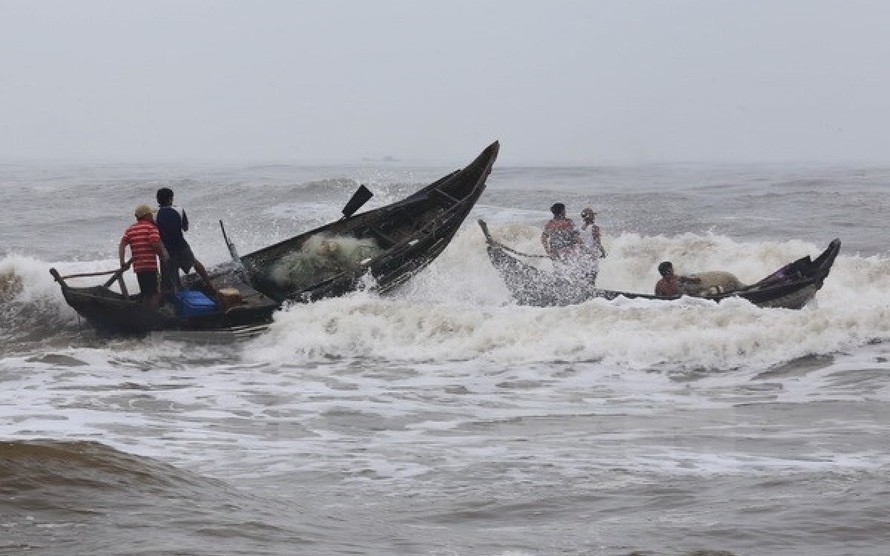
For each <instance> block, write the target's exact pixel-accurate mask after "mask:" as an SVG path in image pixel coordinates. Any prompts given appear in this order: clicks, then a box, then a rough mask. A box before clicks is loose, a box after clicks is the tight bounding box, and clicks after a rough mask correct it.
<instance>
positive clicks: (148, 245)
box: [118, 205, 167, 309]
mask: <svg viewBox="0 0 890 556" xmlns="http://www.w3.org/2000/svg"><path fill="white" fill-rule="evenodd" d="M152 212H153V211H152V209H151V207H150V206H148V205H139V206H138V207H136V212H135V216H136V223H135V224H133V225H132V226H130V227H129V228H127V229H126V231H125V232H124V237H122V238H121V242H120V245H119V246H118V256H119V257H120V262H121V268H127V266H128V265H129V264H131V263H128V262H126V261H125V260H124V254H125V253H126V248H127V246H128V245H129V246H130V253H131V254H132V259H131V261H132V265H133V271H134V272H135V273H136V279H137V280H138V281H139V291H140V292H142V302H143V303H145V304H146V305H147V306H149V307H151V308H152V309H153V308H155V307H157V306H158V304H159V303H160V300H161V292H160V290H159V289H158V261H157V259H156V257H160V258H161V260H162V261H166V259H167V254H166V252H165V251H164V246H163V244H162V243H161V233H160V232H159V231H158V227H157V226H155V223H154V218H153V217H152Z"/></svg>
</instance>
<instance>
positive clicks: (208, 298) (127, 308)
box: [50, 142, 499, 333]
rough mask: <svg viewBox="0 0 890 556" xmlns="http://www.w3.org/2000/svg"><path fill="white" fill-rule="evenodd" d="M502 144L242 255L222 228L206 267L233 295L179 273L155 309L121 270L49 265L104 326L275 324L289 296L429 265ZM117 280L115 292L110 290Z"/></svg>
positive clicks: (331, 292)
mask: <svg viewBox="0 0 890 556" xmlns="http://www.w3.org/2000/svg"><path fill="white" fill-rule="evenodd" d="M498 150H499V144H498V143H497V142H495V143H492V144H491V145H490V146H489V147H488V148H486V149H485V150H484V151H483V152H482V153H481V154H480V155H479V156H478V157H477V158H476V159H475V160H474V161H473V162H471V163H470V164H469V165H468V166H466V167H465V168H463V169H462V170H457V171H455V172H452V173H450V174H448V175H447V176H444V177H443V178H441V179H439V180H436V181H435V182H433V183H432V184H430V185H428V186H426V187H424V188H423V189H421V190H420V191H418V192H416V193H414V194H413V195H411V196H409V197H407V198H406V199H404V200H401V201H398V202H395V203H392V204H389V205H386V206H383V207H380V208H377V209H374V210H370V211H367V212H365V213H361V214H358V215H356V214H355V213H356V212H357V211H358V209H359V208H360V207H361V206H362V205H364V203H366V202H367V201H368V200H369V199H370V198H371V196H372V193H371V192H370V191H369V190H368V189H367V188H366V187H364V186H362V187H360V188H359V190H358V191H356V193H355V194H354V195H353V196H352V198H351V199H350V200H349V202H348V203H347V204H346V206H345V207H344V209H343V217H342V218H340V219H339V220H337V221H335V222H332V223H330V224H327V225H325V226H322V227H320V228H317V229H315V230H312V231H309V232H306V233H304V234H300V235H298V236H295V237H292V238H290V239H287V240H285V241H282V242H280V243H276V244H275V245H272V246H269V247H266V248H263V249H260V250H258V251H255V252H253V253H249V254H247V255H244V256H243V257H239V256H238V253H237V250H236V249H235V246H234V245H233V243H232V242H231V241H230V240H229V238H228V236H226V233H225V229H223V237H224V239H225V241H226V243H227V244H228V246H229V252H230V253H231V255H232V259H233V261H232V262H229V263H225V264H223V265H219V266H218V267H215V268H213V269H211V270H210V275H211V279H212V281H213V284H214V286H216V288H217V289H219V290H220V292H226V291H230V292H234V294H233V295H232V296H231V297H230V298H225V297H224V298H222V299H217V298H214V297H213V296H212V294H211V292H208V291H206V290H205V289H204V286H203V283H202V282H201V280H200V279H199V278H198V277H197V276H196V275H195V274H194V273H192V274H189V275H188V276H185V277H184V278H183V280H182V281H183V286H184V288H185V290H184V291H183V292H178V293H177V294H175V295H171V296H168V299H167V300H166V301H167V302H166V303H164V304H163V305H161V306H160V307H158V308H151V307H148V306H147V305H146V304H145V303H143V301H142V299H141V296H140V295H130V294H129V293H128V292H127V289H126V285H125V284H124V281H123V279H122V273H123V270H121V269H116V270H112V271H107V272H96V273H86V274H75V275H69V276H62V275H60V273H59V272H58V271H57V270H56V269H54V268H53V269H50V273H51V274H52V275H53V277H54V278H55V280H56V281H57V282H58V283H59V285H60V286H61V288H62V295H63V296H64V297H65V301H66V302H67V303H68V305H70V306H71V307H73V308H74V310H75V311H77V313H78V314H79V315H80V316H81V317H83V318H84V319H86V320H87V321H88V322H89V323H90V324H92V325H93V326H94V327H96V328H98V329H100V330H103V331H106V332H113V333H145V332H149V331H159V330H194V331H232V330H235V331H237V330H253V329H255V328H256V327H262V326H264V325H265V324H267V323H269V322H270V321H271V320H272V315H273V313H274V312H275V310H277V309H278V308H280V306H281V304H282V303H284V302H286V301H300V302H307V301H313V300H317V299H322V298H326V297H334V296H340V295H343V294H346V293H349V292H351V291H355V290H356V289H358V288H360V287H367V288H368V289H372V290H374V291H378V292H386V291H389V290H391V289H392V288H394V287H395V286H397V285H399V284H402V283H404V282H405V281H406V280H408V279H409V278H410V277H411V276H413V275H414V274H416V273H417V272H419V271H420V270H422V269H423V268H425V267H426V266H427V265H429V263H430V262H432V261H433V260H434V259H435V258H436V257H437V256H439V254H440V253H442V251H443V250H444V249H445V248H446V247H447V246H448V243H449V242H450V241H451V239H452V238H453V237H454V234H455V233H457V230H458V228H460V226H461V224H462V223H463V221H464V220H465V219H466V217H467V215H468V214H469V213H470V211H471V210H472V208H473V206H474V205H475V203H476V201H477V200H478V199H479V196H480V195H482V192H483V191H484V190H485V181H486V179H487V178H488V175H489V174H490V173H491V169H492V165H493V164H494V161H495V159H496V158H497V154H498ZM220 225H221V226H222V222H220ZM108 274H111V275H112V276H111V278H110V279H109V280H107V281H106V282H105V283H104V284H101V285H92V286H88V287H75V286H72V285H71V284H69V280H71V279H73V278H85V277H90V276H101V275H108ZM114 283H117V289H118V290H119V291H117V290H113V289H112V284H114ZM231 298H236V300H235V301H232V300H231ZM192 301H194V302H195V303H194V304H192V303H191V302H192ZM193 305H194V306H193Z"/></svg>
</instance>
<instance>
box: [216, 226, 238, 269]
mask: <svg viewBox="0 0 890 556" xmlns="http://www.w3.org/2000/svg"><path fill="white" fill-rule="evenodd" d="M219 229H220V230H221V231H222V236H223V240H225V242H226V247H228V248H229V256H231V257H232V262H234V263H235V264H237V265H239V266H243V265H242V263H241V257H240V256H238V250H237V249H235V244H234V243H232V241H231V240H230V239H229V236H228V235H226V227H225V226H223V221H222V220H220V221H219Z"/></svg>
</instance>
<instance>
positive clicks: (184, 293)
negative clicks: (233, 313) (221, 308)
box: [173, 290, 217, 317]
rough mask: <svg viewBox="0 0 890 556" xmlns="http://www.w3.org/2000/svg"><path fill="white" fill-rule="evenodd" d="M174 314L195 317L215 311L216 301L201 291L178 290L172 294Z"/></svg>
mask: <svg viewBox="0 0 890 556" xmlns="http://www.w3.org/2000/svg"><path fill="white" fill-rule="evenodd" d="M173 304H174V305H175V306H176V314H177V315H179V316H181V317H197V316H201V315H209V314H211V313H215V312H217V307H216V302H215V301H213V300H212V299H210V298H209V297H207V296H206V295H204V294H203V293H202V292H199V291H193V290H180V291H178V292H176V293H174V294H173Z"/></svg>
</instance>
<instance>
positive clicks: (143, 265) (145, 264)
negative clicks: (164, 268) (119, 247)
mask: <svg viewBox="0 0 890 556" xmlns="http://www.w3.org/2000/svg"><path fill="white" fill-rule="evenodd" d="M122 241H124V242H125V243H126V244H127V245H129V246H130V251H131V252H132V253H133V271H134V272H142V271H144V270H155V271H157V270H158V260H157V258H156V254H155V250H154V248H153V247H152V244H154V243H157V242H159V241H161V233H160V232H159V231H158V227H157V226H155V225H154V223H153V222H149V221H148V220H139V221H138V222H136V223H135V224H133V225H132V226H130V227H129V228H127V231H125V232H124V237H123V240H122Z"/></svg>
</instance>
